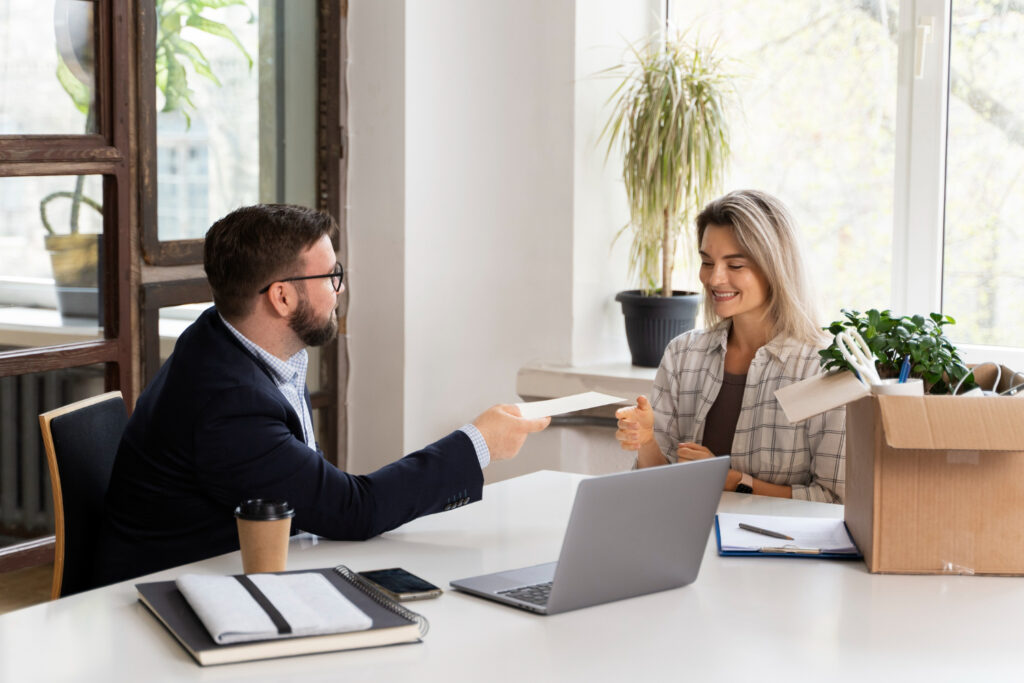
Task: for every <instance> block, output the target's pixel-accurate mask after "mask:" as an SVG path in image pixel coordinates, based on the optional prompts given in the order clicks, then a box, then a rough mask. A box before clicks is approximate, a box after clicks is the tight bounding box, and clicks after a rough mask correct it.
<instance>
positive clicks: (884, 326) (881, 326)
mask: <svg viewBox="0 0 1024 683" xmlns="http://www.w3.org/2000/svg"><path fill="white" fill-rule="evenodd" d="M842 313H843V316H844V317H845V318H846V319H845V320H836V321H835V322H833V323H832V324H831V325H829V326H828V327H827V328H825V329H827V330H828V331H829V333H830V334H832V335H833V336H835V335H837V334H839V333H840V332H842V331H843V330H847V329H855V330H857V332H859V333H860V335H861V336H862V337H863V338H864V341H865V342H866V343H867V345H868V349H869V350H870V351H871V353H872V355H873V356H874V359H875V369H876V370H878V375H879V377H882V378H886V377H898V376H899V374H900V369H901V367H902V365H903V362H904V360H905V359H908V358H909V363H910V375H909V376H910V377H920V378H921V379H922V380H924V386H925V393H930V394H949V393H952V390H953V388H954V387H956V385H957V383H959V382H960V381H961V380H964V386H963V387H962V388H961V391H967V390H970V389H972V388H974V387H975V386H977V385H976V384H974V382H972V381H971V380H972V379H973V378H972V377H970V375H971V370H970V369H969V368H968V367H967V366H966V365H964V362H963V361H962V360H961V358H960V354H959V353H958V352H957V350H956V347H955V346H953V343H952V342H951V341H949V339H948V338H947V337H946V335H945V333H944V331H943V328H944V327H945V326H946V325H954V324H956V321H955V320H953V318H951V317H949V316H948V315H943V314H941V313H932V314H930V315H928V316H927V317H925V316H923V315H912V316H909V315H908V316H894V315H893V314H892V311H889V310H885V311H878V310H876V309H871V310H869V311H865V312H864V313H861V312H860V311H854V310H850V309H846V308H844V309H842ZM818 354H819V355H820V356H821V366H822V367H823V368H824V369H825V370H853V368H852V367H851V366H850V364H849V362H848V361H847V360H846V359H845V358H843V354H842V352H841V351H840V350H839V346H838V344H837V343H836V342H835V341H833V342H832V344H831V345H830V346H829V347H828V348H826V349H822V350H821V351H819V352H818ZM965 378H966V379H965Z"/></svg>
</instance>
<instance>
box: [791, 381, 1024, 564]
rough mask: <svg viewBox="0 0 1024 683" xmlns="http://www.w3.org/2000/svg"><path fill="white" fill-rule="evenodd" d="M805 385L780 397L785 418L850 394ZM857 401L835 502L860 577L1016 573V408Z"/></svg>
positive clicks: (951, 401)
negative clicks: (862, 567) (857, 553)
mask: <svg viewBox="0 0 1024 683" xmlns="http://www.w3.org/2000/svg"><path fill="white" fill-rule="evenodd" d="M992 372H993V373H994V369H992ZM841 374H844V375H848V376H849V379H852V375H850V373H841ZM978 374H979V375H981V374H982V373H981V372H980V371H979V373H978ZM1011 374H1012V371H1010V372H1005V371H1004V373H1003V380H1002V381H1001V382H1000V384H1001V385H1003V386H1002V387H1001V388H1006V386H1008V385H1009V381H1010V375H1011ZM979 380H982V377H980V376H979ZM853 381H854V382H856V380H855V379H853ZM807 383H808V384H807V386H803V387H800V385H802V384H804V383H799V384H797V385H791V386H790V387H787V388H786V390H784V391H788V392H789V396H788V398H787V400H786V401H784V400H783V397H782V396H780V403H782V404H783V409H784V410H786V413H787V416H790V409H795V410H799V409H801V406H803V408H802V409H803V410H804V412H806V411H807V410H815V411H816V412H822V410H825V409H828V407H835V406H837V405H841V404H842V403H843V400H842V398H843V396H848V395H850V394H856V393H858V392H857V391H856V388H855V387H853V385H851V384H850V383H849V380H848V379H843V378H841V377H840V378H837V377H836V376H830V377H828V378H827V379H824V380H822V379H818V381H815V379H812V380H807ZM982 385H983V386H990V384H985V383H984V382H982ZM797 387H800V388H797ZM859 393H860V397H859V398H856V399H854V400H853V401H852V402H847V403H846V497H845V500H844V503H845V508H846V509H845V519H846V524H847V526H848V527H849V529H850V533H851V535H852V536H853V539H854V541H855V542H856V543H857V547H858V548H860V550H861V552H862V553H863V554H864V561H865V563H866V564H867V566H868V569H869V570H870V571H872V572H891V573H901V574H941V573H954V574H1008V575H1020V574H1024V401H1021V400H1018V399H1016V398H1007V397H960V396H921V397H916V396H872V395H867V393H868V392H867V391H866V390H863V391H861V392H859ZM1022 393H1024V392H1022ZM794 397H798V399H799V400H798V401H797V402H796V405H795V404H794V401H793V398H794ZM836 401H839V402H838V403H837V402H836ZM787 403H788V405H789V408H790V409H787ZM794 405H795V408H794ZM812 405H813V406H814V408H808V407H807V406H812ZM825 406H827V407H825ZM809 416H810V415H804V417H803V418H801V419H805V418H806V417H809ZM794 417H799V414H798V413H794V414H793V416H792V417H790V420H791V421H799V420H798V419H794Z"/></svg>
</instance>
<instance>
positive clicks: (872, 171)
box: [672, 0, 899, 321]
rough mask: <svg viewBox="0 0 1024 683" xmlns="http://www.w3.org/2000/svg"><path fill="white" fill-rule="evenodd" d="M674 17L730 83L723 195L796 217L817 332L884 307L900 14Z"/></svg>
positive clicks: (700, 7)
mask: <svg viewBox="0 0 1024 683" xmlns="http://www.w3.org/2000/svg"><path fill="white" fill-rule="evenodd" d="M672 6H673V9H674V16H673V21H674V23H675V25H676V26H680V27H691V29H690V31H689V35H690V37H693V36H696V35H700V36H702V37H703V38H704V39H706V40H707V39H711V38H712V37H714V36H718V45H719V48H720V50H721V53H722V54H723V55H724V56H726V57H727V58H728V59H729V60H731V61H730V63H728V64H727V67H728V69H729V71H730V72H731V73H734V74H736V75H737V80H736V90H737V91H738V93H739V102H740V111H735V112H734V113H733V115H732V118H731V120H730V125H731V128H732V134H733V141H732V149H733V160H732V167H731V170H730V172H729V173H728V174H727V175H726V180H725V184H724V190H725V191H728V190H734V189H740V188H756V189H761V190H764V191H767V192H770V193H771V194H774V195H776V196H777V197H779V198H780V199H781V200H782V201H783V202H784V203H785V204H786V205H787V206H788V207H789V208H790V210H791V211H792V212H793V213H794V215H795V216H796V219H797V222H798V224H799V226H800V229H801V232H802V233H803V238H804V247H805V253H806V257H807V260H808V263H809V266H810V268H811V272H812V276H813V277H814V279H815V282H816V284H817V288H818V290H819V291H820V295H819V298H820V300H821V305H822V309H821V313H822V316H823V317H824V320H826V321H829V320H834V319H836V318H837V317H838V316H839V309H840V307H853V308H860V309H864V308H872V307H878V308H881V307H884V306H886V305H887V304H888V302H889V300H890V272H889V271H890V263H891V249H892V236H891V235H892V211H893V189H892V188H893V177H894V167H895V152H894V136H895V113H896V52H897V50H896V42H895V21H896V19H895V17H896V16H897V14H898V12H899V4H898V2H888V3H881V4H880V6H881V7H882V8H883V9H882V11H883V12H884V11H886V9H887V11H888V15H881V16H880V15H879V14H877V13H872V12H871V11H866V10H864V9H861V8H858V7H857V6H855V5H851V4H848V3H840V2H834V1H833V2H821V1H819V0H814V1H810V0H793V1H790V2H782V3H779V2H771V3H766V2H756V1H754V0H726V1H723V2H717V3H710V2H705V3H681V2H680V3H672ZM890 26H891V27H892V30H890V28H889V27H890ZM693 279H694V280H696V278H695V277H694V278H693ZM678 284H689V285H690V286H691V287H692V283H682V282H681V283H678Z"/></svg>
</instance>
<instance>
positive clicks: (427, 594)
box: [357, 567, 441, 601]
mask: <svg viewBox="0 0 1024 683" xmlns="http://www.w3.org/2000/svg"><path fill="white" fill-rule="evenodd" d="M357 573H358V574H359V576H361V577H363V578H364V579H366V580H367V581H369V582H370V583H372V584H373V585H374V586H375V587H376V588H379V589H380V590H381V591H383V592H384V593H385V594H387V595H388V596H390V597H391V598H394V599H395V600H400V601H405V600H425V599H426V598H436V597H437V596H439V595H440V594H441V589H440V588H438V587H437V586H435V585H434V584H432V583H430V582H429V581H424V580H423V579H421V578H420V577H418V576H416V575H415V574H413V573H411V572H407V571H405V570H404V569H399V568H398V567H393V568H391V569H375V570H373V571H368V572H357Z"/></svg>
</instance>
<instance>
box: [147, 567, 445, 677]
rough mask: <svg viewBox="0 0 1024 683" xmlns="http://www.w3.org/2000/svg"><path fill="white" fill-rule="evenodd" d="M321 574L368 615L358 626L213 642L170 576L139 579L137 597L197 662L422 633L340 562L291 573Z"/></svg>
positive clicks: (386, 641)
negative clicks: (341, 630)
mask: <svg viewBox="0 0 1024 683" xmlns="http://www.w3.org/2000/svg"><path fill="white" fill-rule="evenodd" d="M300 572H307V573H308V572H314V573H318V574H322V575H323V576H324V577H325V578H326V579H327V580H328V581H329V582H330V583H331V584H332V585H333V586H334V587H335V588H337V589H338V591H339V592H341V594H342V595H344V596H345V597H346V598H348V599H349V600H350V601H352V603H353V604H355V606H356V607H358V608H359V609H361V610H362V611H363V612H364V613H365V614H366V615H367V616H369V617H370V618H371V619H372V620H373V625H372V626H371V627H370V628H368V629H365V630H361V631H348V632H346V633H332V634H327V635H316V636H301V637H296V638H275V639H271V640H256V641H249V642H244V643H235V644H230V645H220V644H217V643H216V642H214V640H213V638H212V637H211V636H210V633H209V631H207V629H206V627H205V626H204V625H203V622H202V621H200V620H199V617H198V616H196V613H195V612H194V611H193V610H192V608H191V607H190V606H189V604H188V601H187V600H185V597H184V596H183V595H182V594H181V592H180V591H179V590H178V587H177V586H176V585H175V582H174V581H155V582H152V583H139V584H136V585H135V587H136V589H138V591H139V602H141V603H142V604H143V605H145V606H146V607H147V608H149V610H150V611H151V612H152V613H153V615H154V616H156V618H157V619H159V620H160V621H161V623H163V625H164V626H166V627H167V630H168V631H170V632H171V634H172V635H173V636H174V637H175V638H176V639H177V640H178V642H179V643H181V645H182V647H184V648H185V649H186V650H187V651H188V653H189V654H190V655H192V656H193V657H194V658H195V660H196V661H197V662H199V664H201V665H203V666H206V665H208V664H229V663H232V662H245V661H251V660H256V659H271V658H274V657H289V656H292V655H304V654H311V653H315V652H333V651H338V650H354V649H357V648H364V647H377V646H380V645H395V644H398V643H414V642H418V641H419V640H420V639H421V638H422V637H423V636H424V635H426V633H427V628H428V624H427V620H426V619H425V618H424V617H423V616H421V615H419V614H417V613H415V612H413V611H411V610H408V609H406V608H405V607H403V606H402V605H400V604H398V603H397V602H395V601H394V600H392V599H391V598H389V597H387V596H386V595H384V594H383V593H381V592H380V591H378V590H377V589H376V588H374V587H373V586H371V585H370V584H368V583H366V582H365V581H363V580H362V579H361V578H360V577H359V576H358V575H356V574H355V573H354V572H352V571H351V570H349V569H348V567H345V566H338V567H327V568H323V569H305V570H299V571H296V572H282V573H292V574H296V573H300Z"/></svg>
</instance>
